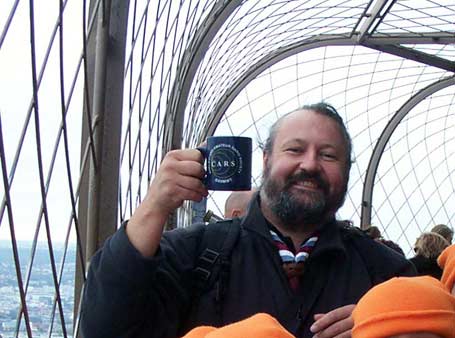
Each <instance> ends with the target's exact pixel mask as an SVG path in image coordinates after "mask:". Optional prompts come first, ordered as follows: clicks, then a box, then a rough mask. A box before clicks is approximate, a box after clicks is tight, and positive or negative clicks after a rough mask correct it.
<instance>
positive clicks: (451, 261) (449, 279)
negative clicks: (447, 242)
mask: <svg viewBox="0 0 455 338" xmlns="http://www.w3.org/2000/svg"><path fill="white" fill-rule="evenodd" d="M438 264H439V266H440V267H441V269H443V273H442V277H441V282H442V284H444V285H445V286H446V288H447V289H448V290H450V291H452V295H454V296H455V244H452V245H451V246H449V247H447V248H446V249H445V250H444V251H443V252H442V253H441V255H439V257H438Z"/></svg>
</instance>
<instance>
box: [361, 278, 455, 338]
mask: <svg viewBox="0 0 455 338" xmlns="http://www.w3.org/2000/svg"><path fill="white" fill-rule="evenodd" d="M352 316H353V319H354V328H353V330H352V338H455V297H453V296H452V295H451V294H450V293H449V291H448V290H447V289H446V287H445V286H444V285H443V284H442V283H441V282H440V281H438V280H437V279H435V278H433V277H430V276H422V277H401V278H392V279H390V280H388V281H386V282H384V283H381V284H379V285H377V286H375V287H374V288H372V289H371V290H370V291H368V292H367V293H366V294H365V295H364V296H363V297H362V298H361V299H360V301H359V302H358V304H357V306H356V308H355V309H354V312H353V314H352Z"/></svg>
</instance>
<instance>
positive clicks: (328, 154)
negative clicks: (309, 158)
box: [321, 153, 337, 160]
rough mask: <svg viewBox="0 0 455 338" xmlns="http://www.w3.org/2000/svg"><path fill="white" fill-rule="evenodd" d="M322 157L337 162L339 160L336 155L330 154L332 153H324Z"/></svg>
mask: <svg viewBox="0 0 455 338" xmlns="http://www.w3.org/2000/svg"><path fill="white" fill-rule="evenodd" d="M321 156H322V157H323V158H326V159H328V160H336V159H337V157H336V155H334V154H330V153H322V154H321Z"/></svg>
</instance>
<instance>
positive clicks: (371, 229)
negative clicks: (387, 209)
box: [363, 225, 382, 239]
mask: <svg viewBox="0 0 455 338" xmlns="http://www.w3.org/2000/svg"><path fill="white" fill-rule="evenodd" d="M363 232H364V233H365V234H367V235H368V236H369V237H370V238H372V239H378V238H381V237H382V234H381V230H379V228H378V227H377V226H374V225H370V226H368V227H367V228H366V229H364V230H363Z"/></svg>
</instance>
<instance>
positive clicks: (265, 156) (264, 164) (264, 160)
mask: <svg viewBox="0 0 455 338" xmlns="http://www.w3.org/2000/svg"><path fill="white" fill-rule="evenodd" d="M267 163H269V153H268V152H266V151H263V152H262V170H264V169H265V168H267Z"/></svg>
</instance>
